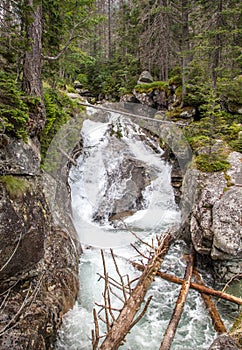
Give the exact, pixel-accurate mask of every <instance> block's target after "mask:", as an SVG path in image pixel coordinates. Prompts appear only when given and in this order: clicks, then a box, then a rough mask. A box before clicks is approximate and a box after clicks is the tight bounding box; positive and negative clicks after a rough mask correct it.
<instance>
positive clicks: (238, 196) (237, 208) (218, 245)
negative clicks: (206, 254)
mask: <svg viewBox="0 0 242 350" xmlns="http://www.w3.org/2000/svg"><path fill="white" fill-rule="evenodd" d="M212 217H213V225H212V230H213V248H212V251H211V257H212V259H214V260H215V259H223V260H226V259H228V258H231V257H232V256H234V257H236V258H237V259H239V258H242V231H241V224H242V221H241V218H242V188H241V187H236V186H233V187H231V188H230V189H229V190H228V191H226V192H225V193H224V194H223V196H222V197H221V198H220V199H219V200H218V201H217V202H216V203H215V204H214V206H213V209H212Z"/></svg>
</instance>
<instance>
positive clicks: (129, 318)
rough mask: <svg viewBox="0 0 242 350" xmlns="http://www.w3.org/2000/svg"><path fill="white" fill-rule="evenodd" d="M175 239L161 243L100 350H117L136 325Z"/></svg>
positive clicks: (168, 237)
mask: <svg viewBox="0 0 242 350" xmlns="http://www.w3.org/2000/svg"><path fill="white" fill-rule="evenodd" d="M172 240H173V237H172V235H171V234H170V233H168V234H167V235H166V236H165V238H164V240H163V241H162V242H160V243H159V246H158V248H157V249H156V250H155V251H154V255H153V257H152V258H151V260H150V261H149V263H148V264H147V265H146V267H145V270H144V272H143V273H142V275H141V277H140V278H139V282H138V283H137V285H136V286H135V288H134V289H133V290H132V293H131V295H130V297H129V298H128V299H127V300H126V301H125V304H124V307H123V308H122V310H121V312H120V314H119V316H118V318H117V319H116V320H115V321H114V322H113V324H112V326H111V329H110V330H109V332H108V333H107V335H106V337H105V339H104V341H103V343H102V344H101V346H100V347H99V349H100V350H117V349H118V347H119V346H121V344H122V342H123V340H124V339H125V336H126V335H127V333H128V332H129V331H130V329H131V328H132V327H133V325H134V324H135V323H136V321H134V317H135V315H136V314H137V312H138V311H139V309H140V307H141V304H142V302H143V301H144V297H145V295H146V293H147V290H148V288H149V287H150V285H151V283H152V282H153V280H154V278H155V276H156V273H157V271H158V270H159V268H160V264H161V261H162V258H163V256H164V255H165V254H166V253H167V251H168V249H169V246H170V243H171V242H172Z"/></svg>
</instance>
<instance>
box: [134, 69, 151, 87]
mask: <svg viewBox="0 0 242 350" xmlns="http://www.w3.org/2000/svg"><path fill="white" fill-rule="evenodd" d="M152 82H153V77H152V75H151V74H150V72H148V71H147V70H144V71H143V72H142V73H141V74H140V76H139V80H138V82H137V84H143V83H152Z"/></svg>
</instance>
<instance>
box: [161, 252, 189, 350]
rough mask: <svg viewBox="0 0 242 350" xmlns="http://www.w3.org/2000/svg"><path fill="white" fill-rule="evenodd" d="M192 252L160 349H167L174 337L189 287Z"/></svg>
mask: <svg viewBox="0 0 242 350" xmlns="http://www.w3.org/2000/svg"><path fill="white" fill-rule="evenodd" d="M193 262H194V254H193V252H192V253H191V254H190V255H189V256H188V259H187V267H186V271H185V276H184V282H183V284H182V287H181V290H180V294H179V296H178V299H177V302H176V307H175V309H174V311H173V314H172V317H171V319H170V322H169V325H168V327H167V329H166V332H165V335H164V338H163V341H162V343H161V346H160V350H169V349H170V347H171V344H172V341H173V339H174V336H175V333H176V329H177V326H178V323H179V321H180V318H181V315H182V312H183V308H184V305H185V302H186V298H187V295H188V291H189V288H190V283H191V278H192V271H193Z"/></svg>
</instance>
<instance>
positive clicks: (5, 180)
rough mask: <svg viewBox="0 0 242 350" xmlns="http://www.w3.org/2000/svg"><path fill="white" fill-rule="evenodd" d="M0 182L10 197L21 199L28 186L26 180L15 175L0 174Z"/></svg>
mask: <svg viewBox="0 0 242 350" xmlns="http://www.w3.org/2000/svg"><path fill="white" fill-rule="evenodd" d="M0 182H1V183H2V184H3V185H4V187H5V189H6V191H7V193H8V195H9V197H10V198H11V199H21V198H22V197H23V196H24V194H25V193H26V192H27V190H28V188H29V185H28V183H27V181H26V180H24V179H21V178H19V177H17V176H12V175H4V176H1V177H0Z"/></svg>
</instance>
